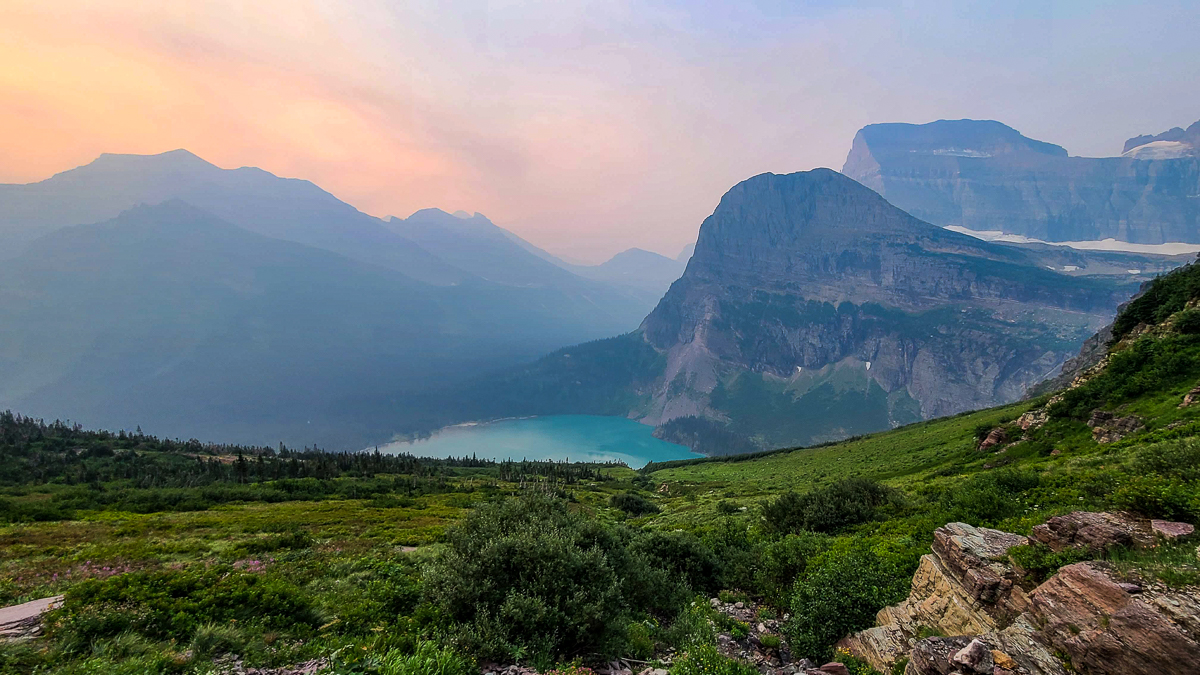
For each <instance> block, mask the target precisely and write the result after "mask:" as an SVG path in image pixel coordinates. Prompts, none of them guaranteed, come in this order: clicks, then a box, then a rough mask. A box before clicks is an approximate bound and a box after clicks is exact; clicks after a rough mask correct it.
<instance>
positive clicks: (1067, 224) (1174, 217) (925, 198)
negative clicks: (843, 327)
mask: <svg viewBox="0 0 1200 675" xmlns="http://www.w3.org/2000/svg"><path fill="white" fill-rule="evenodd" d="M1175 131H1176V130H1172V131H1170V132H1166V135H1167V136H1169V137H1170V139H1173V140H1168V139H1167V138H1166V137H1165V136H1164V138H1162V139H1160V138H1159V137H1157V136H1141V137H1138V138H1135V139H1130V141H1128V142H1127V143H1126V150H1127V152H1126V154H1125V155H1124V156H1121V157H1105V158H1088V157H1069V156H1067V152H1066V151H1065V150H1064V149H1063V148H1061V147H1059V146H1056V145H1051V144H1049V143H1042V142H1040V141H1035V140H1033V139H1029V138H1026V137H1025V136H1022V135H1021V134H1020V133H1018V132H1017V131H1016V130H1014V129H1012V128H1010V127H1007V126H1005V125H1003V124H1000V123H999V122H992V121H976V120H940V121H937V122H931V123H929V124H921V125H916V124H872V125H870V126H867V127H864V128H863V129H861V130H860V131H859V132H858V134H857V135H856V136H855V137H854V143H853V145H852V147H851V150H850V154H849V155H848V156H847V158H846V164H845V166H844V167H843V169H842V171H843V173H845V174H846V175H848V176H850V177H851V178H854V179H855V180H858V181H860V182H861V183H863V184H864V185H866V186H868V187H870V188H872V189H874V190H876V191H877V192H879V193H880V194H882V195H883V196H884V197H886V198H887V199H888V201H890V202H892V203H893V204H895V205H896V206H898V207H900V208H902V209H904V210H905V211H907V212H909V213H911V214H913V215H914V216H916V217H918V218H921V219H922V220H926V221H929V222H931V223H934V224H936V225H941V226H951V225H955V226H961V227H965V228H968V229H971V230H981V231H988V230H991V231H995V230H999V231H1002V232H1005V233H1010V234H1019V235H1023V236H1027V237H1033V238H1036V239H1042V240H1045V241H1083V240H1099V239H1106V238H1113V239H1117V240H1119V241H1125V242H1133V243H1139V244H1161V243H1165V242H1190V243H1198V242H1200V156H1197V155H1196V153H1195V152H1194V149H1195V148H1194V147H1193V146H1192V145H1189V141H1188V139H1193V138H1196V139H1198V140H1200V123H1197V124H1195V125H1192V127H1190V128H1189V129H1188V130H1187V131H1184V130H1182V129H1180V130H1178V132H1179V133H1178V134H1175V133H1174V132H1175ZM1176 136H1178V138H1176Z"/></svg>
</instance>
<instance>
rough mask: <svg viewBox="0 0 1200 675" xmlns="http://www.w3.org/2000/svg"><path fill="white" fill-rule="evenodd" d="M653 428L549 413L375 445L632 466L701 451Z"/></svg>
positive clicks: (436, 453) (434, 453) (430, 453)
mask: <svg viewBox="0 0 1200 675" xmlns="http://www.w3.org/2000/svg"><path fill="white" fill-rule="evenodd" d="M653 432H654V428H653V427H649V426H646V425H645V424H638V423H637V422H634V421H633V420H629V419H625V418H623V417H600V416H596V415H551V416H548V417H531V418H527V419H514V420H501V421H499V422H488V423H485V424H474V425H462V426H454V427H447V428H445V429H442V430H440V431H437V432H434V434H433V436H431V437H430V438H427V439H422V440H418V441H397V442H393V443H388V444H387V445H381V446H379V451H380V452H389V453H404V452H407V453H409V454H412V455H416V456H418V457H439V458H444V457H469V456H471V455H474V456H476V457H478V458H480V459H494V460H505V459H511V460H517V461H520V460H522V459H529V460H547V459H552V460H556V461H562V460H568V459H569V460H571V461H572V462H604V461H621V462H625V463H626V464H628V465H629V466H630V467H632V468H634V469H638V468H641V467H643V466H645V465H646V463H647V462H652V461H653V462H664V461H667V460H671V459H691V458H693V457H701V456H702V455H699V454H697V453H694V452H692V451H691V450H689V449H688V448H686V447H684V446H682V445H676V444H674V443H668V442H666V441H663V440H659V439H657V438H655V437H654V436H653V435H652V434H653Z"/></svg>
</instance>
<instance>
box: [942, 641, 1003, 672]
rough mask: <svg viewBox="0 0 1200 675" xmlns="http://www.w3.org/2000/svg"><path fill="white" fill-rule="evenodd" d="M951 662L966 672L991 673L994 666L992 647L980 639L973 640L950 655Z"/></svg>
mask: <svg viewBox="0 0 1200 675" xmlns="http://www.w3.org/2000/svg"><path fill="white" fill-rule="evenodd" d="M950 662H951V663H953V664H954V665H956V666H959V667H960V668H961V669H962V670H963V671H964V672H966V673H978V674H979V675H984V674H986V675H991V672H992V668H993V666H994V664H993V663H992V651H991V649H990V648H989V647H988V646H987V645H985V644H983V643H982V642H980V641H979V640H978V639H975V640H971V643H970V644H968V645H967V646H966V647H963V648H962V649H960V650H959V651H957V652H955V654H954V656H951V657H950Z"/></svg>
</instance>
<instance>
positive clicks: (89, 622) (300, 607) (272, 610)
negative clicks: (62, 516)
mask: <svg viewBox="0 0 1200 675" xmlns="http://www.w3.org/2000/svg"><path fill="white" fill-rule="evenodd" d="M321 620H322V619H321V617H320V616H319V615H318V613H317V612H316V611H315V609H314V607H313V606H312V603H311V601H310V599H309V597H308V595H307V594H306V593H305V592H304V591H303V590H302V589H301V588H300V587H299V586H297V585H296V584H295V583H293V582H291V581H288V580H286V579H282V578H278V577H274V576H272V575H268V574H262V573H255V572H243V571H239V570H237V569H234V568H232V567H229V566H225V565H213V566H209V567H196V568H190V569H185V570H155V571H142V572H130V573H128V574H121V575H117V576H113V577H109V578H107V579H88V580H85V581H82V582H80V583H78V584H76V585H75V586H73V587H71V588H70V589H68V591H67V593H66V598H65V600H64V602H63V607H62V609H61V610H58V611H57V612H55V613H54V615H53V619H52V623H51V632H52V633H54V634H56V635H57V636H58V637H59V638H61V639H62V640H63V642H64V643H67V644H71V645H73V646H74V647H75V648H77V649H84V648H87V645H90V644H92V643H93V642H95V641H96V640H100V639H105V638H111V637H114V636H117V635H120V634H122V633H127V632H132V633H137V634H140V635H144V636H146V637H149V638H151V639H174V640H177V641H180V642H188V641H190V640H191V639H192V638H193V635H194V634H195V633H196V631H197V629H199V628H200V627H201V626H204V625H206V624H221V625H223V624H228V623H231V622H236V623H237V624H238V625H239V626H254V627H258V628H262V629H272V630H288V631H292V632H295V631H300V632H301V633H304V632H305V631H311V630H312V629H314V628H315V627H316V626H319V625H320V624H321Z"/></svg>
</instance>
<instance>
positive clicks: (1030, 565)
mask: <svg viewBox="0 0 1200 675" xmlns="http://www.w3.org/2000/svg"><path fill="white" fill-rule="evenodd" d="M1008 557H1009V558H1010V559H1011V560H1012V561H1013V563H1014V564H1016V565H1017V566H1018V567H1020V568H1021V569H1022V570H1024V571H1025V575H1026V576H1027V577H1028V578H1029V579H1030V580H1031V581H1033V582H1034V583H1038V584H1040V583H1042V582H1043V581H1045V580H1046V579H1049V578H1050V577H1052V576H1054V573H1055V572H1057V571H1058V570H1059V568H1061V567H1065V566H1067V565H1070V564H1072V563H1077V562H1081V561H1084V560H1093V559H1095V557H1096V556H1095V555H1094V554H1092V553H1091V552H1089V551H1088V550H1087V549H1078V548H1068V549H1063V550H1062V551H1058V552H1055V551H1051V550H1050V548H1049V547H1047V546H1046V545H1045V544H1040V543H1034V544H1027V545H1024V546H1014V547H1012V548H1010V549H1008Z"/></svg>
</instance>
